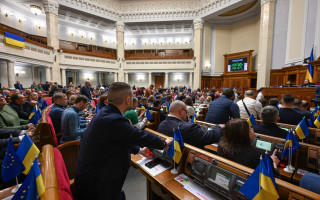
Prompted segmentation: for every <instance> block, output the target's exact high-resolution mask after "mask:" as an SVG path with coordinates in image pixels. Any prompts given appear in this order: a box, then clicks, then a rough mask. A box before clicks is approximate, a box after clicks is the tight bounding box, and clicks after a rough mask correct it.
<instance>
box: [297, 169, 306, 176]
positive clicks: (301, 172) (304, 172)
mask: <svg viewBox="0 0 320 200" xmlns="http://www.w3.org/2000/svg"><path fill="white" fill-rule="evenodd" d="M307 173H308V171H306V170H303V169H298V171H297V174H300V175H302V176H303V175H305V174H307Z"/></svg>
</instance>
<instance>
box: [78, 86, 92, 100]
mask: <svg viewBox="0 0 320 200" xmlns="http://www.w3.org/2000/svg"><path fill="white" fill-rule="evenodd" d="M80 92H81V94H82V95H84V96H86V97H88V99H91V93H90V88H89V87H88V86H86V85H84V86H82V88H81V90H80Z"/></svg>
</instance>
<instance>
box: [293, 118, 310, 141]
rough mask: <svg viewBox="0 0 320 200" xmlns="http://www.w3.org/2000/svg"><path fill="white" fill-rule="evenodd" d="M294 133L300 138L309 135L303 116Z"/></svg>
mask: <svg viewBox="0 0 320 200" xmlns="http://www.w3.org/2000/svg"><path fill="white" fill-rule="evenodd" d="M296 133H297V134H298V136H299V138H300V139H304V138H306V137H308V136H309V135H310V132H309V128H308V125H307V121H306V119H305V118H303V119H302V120H301V122H300V123H299V124H298V126H297V127H296Z"/></svg>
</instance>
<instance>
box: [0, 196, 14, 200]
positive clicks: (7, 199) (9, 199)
mask: <svg viewBox="0 0 320 200" xmlns="http://www.w3.org/2000/svg"><path fill="white" fill-rule="evenodd" d="M12 197H13V195H11V196H8V197H6V198H4V199H2V200H11V199H12Z"/></svg>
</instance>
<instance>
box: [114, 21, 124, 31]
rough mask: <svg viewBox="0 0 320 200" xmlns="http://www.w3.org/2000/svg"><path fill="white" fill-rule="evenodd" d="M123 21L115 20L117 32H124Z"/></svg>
mask: <svg viewBox="0 0 320 200" xmlns="http://www.w3.org/2000/svg"><path fill="white" fill-rule="evenodd" d="M124 26H125V25H124V23H123V22H116V30H117V32H124Z"/></svg>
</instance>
